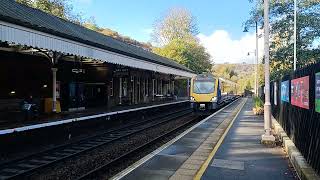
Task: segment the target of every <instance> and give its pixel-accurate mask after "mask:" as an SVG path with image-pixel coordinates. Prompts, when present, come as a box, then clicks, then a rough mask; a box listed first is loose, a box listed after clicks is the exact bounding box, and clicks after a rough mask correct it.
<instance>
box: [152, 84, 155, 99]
mask: <svg viewBox="0 0 320 180" xmlns="http://www.w3.org/2000/svg"><path fill="white" fill-rule="evenodd" d="M154 81H155V79H152V101H154V84H155V83H154Z"/></svg>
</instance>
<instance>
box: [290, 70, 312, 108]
mask: <svg viewBox="0 0 320 180" xmlns="http://www.w3.org/2000/svg"><path fill="white" fill-rule="evenodd" d="M291 104H292V105H295V106H298V107H301V108H304V109H309V76H304V77H301V78H298V79H293V80H291Z"/></svg>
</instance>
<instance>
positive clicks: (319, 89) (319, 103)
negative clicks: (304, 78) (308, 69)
mask: <svg viewBox="0 0 320 180" xmlns="http://www.w3.org/2000/svg"><path fill="white" fill-rule="evenodd" d="M315 82H316V83H315V86H316V87H315V91H316V99H315V106H316V112H318V113H320V72H318V73H316V80H315Z"/></svg>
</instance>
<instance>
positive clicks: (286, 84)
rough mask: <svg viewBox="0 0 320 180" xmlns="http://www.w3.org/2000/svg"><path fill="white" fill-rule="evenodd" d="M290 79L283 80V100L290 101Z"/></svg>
mask: <svg viewBox="0 0 320 180" xmlns="http://www.w3.org/2000/svg"><path fill="white" fill-rule="evenodd" d="M289 89H290V87H289V80H287V81H283V82H281V101H283V102H289Z"/></svg>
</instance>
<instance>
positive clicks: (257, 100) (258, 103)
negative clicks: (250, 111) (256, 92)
mask: <svg viewBox="0 0 320 180" xmlns="http://www.w3.org/2000/svg"><path fill="white" fill-rule="evenodd" d="M253 102H254V107H255V108H263V106H264V104H263V101H262V100H261V99H260V98H259V97H254V98H253Z"/></svg>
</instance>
